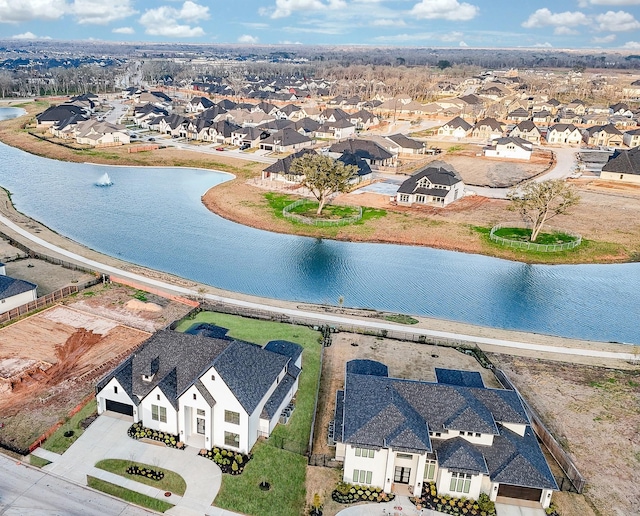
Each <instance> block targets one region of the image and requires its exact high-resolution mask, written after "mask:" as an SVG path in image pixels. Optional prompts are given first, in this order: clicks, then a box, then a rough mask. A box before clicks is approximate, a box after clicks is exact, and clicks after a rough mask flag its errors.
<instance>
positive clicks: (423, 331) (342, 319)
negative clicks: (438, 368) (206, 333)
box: [0, 215, 638, 362]
mask: <svg viewBox="0 0 640 516" xmlns="http://www.w3.org/2000/svg"><path fill="white" fill-rule="evenodd" d="M0 223H2V224H4V225H5V226H7V227H8V228H10V229H11V230H12V231H15V232H16V233H18V234H19V235H21V236H22V237H24V238H25V239H27V240H29V241H31V242H34V243H36V244H38V245H40V246H42V247H45V248H46V249H49V250H51V251H54V252H55V253H57V254H59V255H62V256H65V257H66V258H68V259H70V260H72V261H75V262H76V263H81V264H84V265H87V266H89V267H90V268H92V269H93V270H96V271H99V272H103V273H107V274H114V275H116V276H120V277H123V278H128V279H131V280H134V281H136V282H138V283H140V284H143V285H148V286H152V287H156V288H160V289H162V290H165V291H167V292H172V293H176V294H179V295H181V296H192V297H197V298H202V297H204V298H205V299H207V300H210V301H215V302H221V303H226V304H229V305H232V306H238V307H243V308H249V309H253V310H263V311H266V312H271V313H274V314H279V315H287V316H289V317H291V318H292V319H296V318H304V319H305V320H307V321H313V322H314V323H315V324H318V325H323V324H328V325H331V326H340V325H353V326H356V327H358V328H361V329H364V330H367V329H369V330H374V331H381V330H386V331H395V332H401V333H407V332H410V333H413V334H415V335H424V336H425V337H428V338H433V339H450V340H456V341H460V342H468V343H470V344H473V345H475V344H478V345H482V344H486V345H491V346H498V347H507V348H517V349H522V350H528V351H534V352H543V353H544V352H546V353H555V354H563V355H577V356H584V357H595V358H604V359H613V360H625V361H634V362H635V361H637V360H638V356H637V355H636V354H634V353H632V352H630V353H623V352H616V351H603V350H597V349H585V348H578V347H571V348H568V347H559V346H550V345H543V344H532V343H528V342H519V341H512V340H503V339H494V338H489V337H480V336H474V335H467V334H461V333H452V332H444V331H437V330H431V329H428V328H416V327H412V328H410V329H408V328H407V326H406V325H401V324H394V323H390V322H383V321H372V320H368V319H358V318H355V317H347V316H340V315H332V314H326V313H317V312H311V311H306V310H300V309H293V308H284V307H282V306H272V305H268V304H265V303H260V302H254V301H245V300H241V299H234V298H231V297H224V296H219V295H215V294H204V296H203V294H202V293H200V292H196V291H195V290H192V289H189V288H185V287H180V286H178V285H173V284H170V283H167V282H164V281H160V280H157V279H153V278H147V277H145V276H141V275H140V274H135V273H133V272H129V271H126V270H123V269H119V268H117V267H113V266H110V265H106V264H104V263H100V262H97V261H95V260H90V259H88V258H85V257H84V256H81V255H79V254H76V253H73V252H71V251H67V250H66V249H63V248H61V247H58V246H56V245H53V244H51V243H49V242H47V241H46V240H44V239H42V238H40V237H38V236H36V235H32V234H31V233H29V231H27V230H26V229H23V228H21V227H20V226H18V225H17V224H15V223H13V222H12V221H10V220H9V219H8V218H6V217H4V216H2V215H0ZM633 349H634V347H633V346H631V347H630V351H633Z"/></svg>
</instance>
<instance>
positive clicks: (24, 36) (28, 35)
mask: <svg viewBox="0 0 640 516" xmlns="http://www.w3.org/2000/svg"><path fill="white" fill-rule="evenodd" d="M11 39H51V36H36V35H35V34H34V33H33V32H23V33H22V34H16V35H15V36H11Z"/></svg>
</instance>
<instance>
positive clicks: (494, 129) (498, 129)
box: [471, 117, 504, 140]
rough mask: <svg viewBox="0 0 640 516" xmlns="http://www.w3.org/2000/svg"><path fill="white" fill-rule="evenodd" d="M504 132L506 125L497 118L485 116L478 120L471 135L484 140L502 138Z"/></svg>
mask: <svg viewBox="0 0 640 516" xmlns="http://www.w3.org/2000/svg"><path fill="white" fill-rule="evenodd" d="M503 132H504V125H503V124H502V123H501V122H498V121H497V120H496V119H495V118H490V117H489V118H484V119H482V120H479V121H477V122H476V124H475V125H474V126H473V129H472V130H471V136H473V137H474V138H481V139H483V140H492V139H493V138H500V137H501V136H502V133H503Z"/></svg>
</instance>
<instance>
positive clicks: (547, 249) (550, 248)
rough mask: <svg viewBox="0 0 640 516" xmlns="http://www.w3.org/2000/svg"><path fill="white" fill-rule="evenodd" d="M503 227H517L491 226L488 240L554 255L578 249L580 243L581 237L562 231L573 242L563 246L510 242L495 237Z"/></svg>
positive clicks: (509, 240) (511, 225)
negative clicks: (570, 237)
mask: <svg viewBox="0 0 640 516" xmlns="http://www.w3.org/2000/svg"><path fill="white" fill-rule="evenodd" d="M505 227H509V228H512V227H518V226H514V225H513V224H509V225H505V224H498V225H497V226H493V227H492V228H491V232H490V233H489V238H490V239H491V240H493V241H494V242H497V243H499V244H501V245H504V246H506V247H511V248H514V249H525V250H526V251H539V252H541V253H555V252H558V251H567V250H569V249H573V248H575V247H578V246H579V245H580V244H581V243H582V236H581V235H578V234H577V233H570V232H569V231H563V232H562V233H563V234H565V235H569V236H572V237H573V238H574V240H572V241H571V242H565V243H563V244H538V243H536V242H522V241H520V240H511V239H508V238H503V237H500V236H498V235H496V234H495V233H496V231H498V230H499V229H502V228H505Z"/></svg>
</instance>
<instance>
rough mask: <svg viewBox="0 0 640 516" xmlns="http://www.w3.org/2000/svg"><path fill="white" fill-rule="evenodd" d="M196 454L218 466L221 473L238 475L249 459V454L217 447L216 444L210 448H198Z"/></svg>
mask: <svg viewBox="0 0 640 516" xmlns="http://www.w3.org/2000/svg"><path fill="white" fill-rule="evenodd" d="M198 455H200V456H201V457H206V458H207V459H209V460H212V461H213V462H215V463H216V464H217V465H218V466H220V469H221V470H222V472H223V473H228V474H229V475H239V474H240V473H242V472H243V471H244V467H245V466H246V465H247V462H249V460H251V455H245V454H244V453H238V452H235V451H233V450H227V449H225V448H218V447H217V446H216V447H214V448H212V449H211V450H204V449H203V450H200V453H199V454H198Z"/></svg>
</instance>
